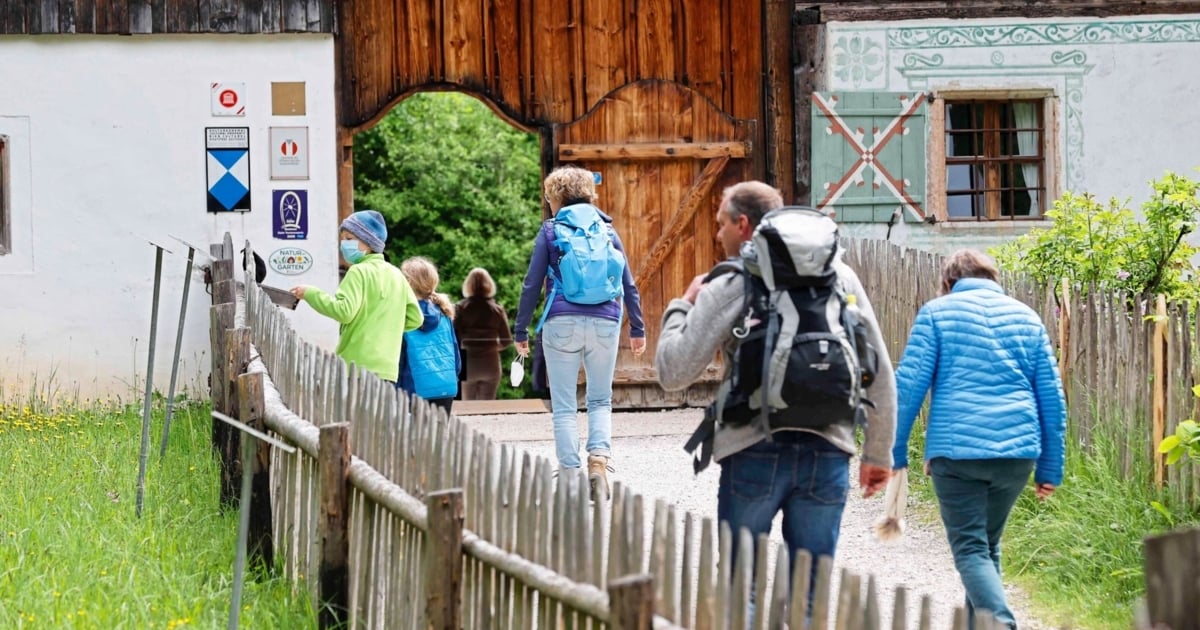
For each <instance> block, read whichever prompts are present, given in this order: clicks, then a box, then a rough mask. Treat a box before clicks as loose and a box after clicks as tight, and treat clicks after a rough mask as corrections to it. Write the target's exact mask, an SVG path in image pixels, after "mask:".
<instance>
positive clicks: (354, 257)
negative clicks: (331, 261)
mask: <svg viewBox="0 0 1200 630" xmlns="http://www.w3.org/2000/svg"><path fill="white" fill-rule="evenodd" d="M341 249H342V258H345V259H346V262H348V263H350V264H351V265H353V264H354V263H357V262H359V261H361V260H362V259H363V258H366V257H367V255H366V254H364V253H363V252H362V250H360V249H359V248H358V241H356V240H354V239H349V240H345V241H342V244H341Z"/></svg>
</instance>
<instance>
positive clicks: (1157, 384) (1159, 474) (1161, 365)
mask: <svg viewBox="0 0 1200 630" xmlns="http://www.w3.org/2000/svg"><path fill="white" fill-rule="evenodd" d="M1168 338H1169V337H1168V334H1167V298H1166V297H1165V296H1164V295H1162V294H1161V293H1160V294H1159V295H1158V298H1157V299H1156V300H1155V309H1154V337H1153V343H1154V346H1153V347H1152V348H1151V349H1150V353H1151V357H1152V359H1153V361H1154V387H1153V389H1152V393H1151V401H1150V402H1151V417H1152V419H1153V423H1154V424H1153V429H1152V430H1153V431H1154V435H1153V436H1152V440H1151V442H1150V452H1151V453H1153V454H1154V487H1156V488H1159V489H1160V490H1161V489H1162V487H1163V475H1164V472H1165V471H1164V466H1165V465H1166V457H1165V456H1164V455H1163V454H1162V453H1159V452H1158V445H1159V444H1161V443H1162V441H1163V438H1164V437H1166V422H1167V417H1166V409H1167V356H1168V354H1169V353H1168V352H1167V344H1168V343H1169V341H1168Z"/></svg>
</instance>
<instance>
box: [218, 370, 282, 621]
mask: <svg viewBox="0 0 1200 630" xmlns="http://www.w3.org/2000/svg"><path fill="white" fill-rule="evenodd" d="M243 376H246V377H251V378H257V379H259V380H260V381H261V379H262V375H261V374H246V375H243ZM260 387H261V385H260ZM259 391H260V392H261V391H262V390H261V389H260V390H259ZM212 417H213V419H214V420H218V421H221V422H224V423H225V424H227V425H229V426H230V427H233V428H234V429H237V430H240V431H242V432H243V433H245V434H246V435H245V437H246V439H244V440H242V460H243V461H251V460H252V459H253V458H254V457H255V456H256V453H257V452H258V441H259V440H262V441H264V442H267V443H268V444H270V445H271V446H274V447H275V448H278V449H280V450H282V451H284V452H285V453H288V454H292V453H295V452H296V449H295V447H292V446H289V445H287V444H285V443H283V442H280V441H279V440H276V439H275V438H273V437H271V436H269V435H267V434H265V433H263V432H261V431H258V430H256V429H254V428H253V427H251V426H249V425H247V424H244V423H242V422H239V421H238V420H237V419H235V418H231V417H229V416H227V415H225V414H223V413H221V412H220V411H213V412H212ZM251 480H252V478H251V476H250V475H242V500H241V510H240V512H239V513H238V537H237V550H236V552H235V555H234V560H233V596H232V598H231V601H230V604H229V625H228V627H229V630H236V629H237V627H238V625H239V617H240V613H241V610H242V584H243V582H244V581H245V575H246V554H247V548H248V547H249V538H250V516H251V514H250V512H251V491H252V484H251Z"/></svg>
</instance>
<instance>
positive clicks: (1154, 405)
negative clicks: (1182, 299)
mask: <svg viewBox="0 0 1200 630" xmlns="http://www.w3.org/2000/svg"><path fill="white" fill-rule="evenodd" d="M1153 343H1154V346H1153V347H1152V348H1151V352H1152V355H1153V357H1154V389H1153V393H1152V401H1151V412H1152V414H1153V416H1152V417H1153V418H1154V435H1153V436H1152V438H1151V441H1150V453H1151V456H1152V457H1153V458H1154V486H1155V487H1156V488H1159V489H1161V488H1162V487H1163V473H1164V472H1165V467H1166V459H1165V457H1164V456H1163V455H1162V454H1161V453H1159V452H1158V445H1159V444H1160V443H1161V442H1162V441H1163V438H1164V437H1166V435H1165V434H1166V422H1167V356H1168V355H1169V353H1168V352H1167V298H1166V296H1164V295H1162V294H1159V296H1158V299H1157V300H1156V301H1155V309H1154V341H1153ZM1175 630H1178V629H1175Z"/></svg>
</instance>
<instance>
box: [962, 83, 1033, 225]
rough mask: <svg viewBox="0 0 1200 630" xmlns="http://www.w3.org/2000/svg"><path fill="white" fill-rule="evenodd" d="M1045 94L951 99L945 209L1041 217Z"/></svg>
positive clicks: (979, 216) (980, 215)
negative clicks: (1022, 97)
mask: <svg viewBox="0 0 1200 630" xmlns="http://www.w3.org/2000/svg"><path fill="white" fill-rule="evenodd" d="M1045 140H1046V132H1045V122H1044V119H1043V115H1042V101H1041V100H1012V101H946V214H947V216H948V217H949V218H950V219H951V220H968V221H969V220H975V221H994V220H999V219H1038V218H1041V217H1042V215H1043V214H1044V209H1045V207H1046V185H1045V154H1044V151H1043V147H1044V146H1045Z"/></svg>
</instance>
